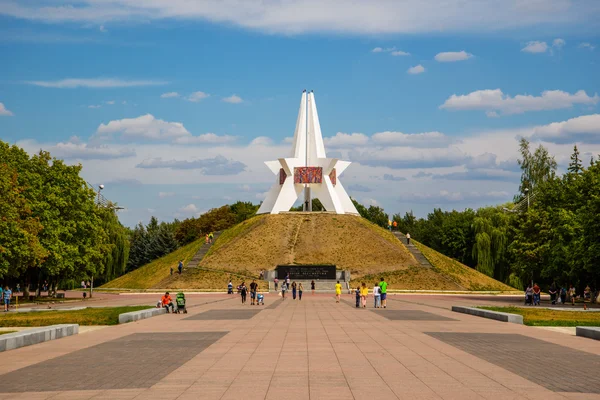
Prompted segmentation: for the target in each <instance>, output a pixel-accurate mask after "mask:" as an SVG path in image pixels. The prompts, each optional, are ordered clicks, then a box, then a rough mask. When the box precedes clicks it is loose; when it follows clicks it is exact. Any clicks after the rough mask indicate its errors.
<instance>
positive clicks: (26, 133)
mask: <svg viewBox="0 0 600 400" xmlns="http://www.w3.org/2000/svg"><path fill="white" fill-rule="evenodd" d="M599 20H600V2H598V1H595V0H487V1H480V0H446V1H444V2H439V1H434V0H402V1H400V0H398V1H389V0H357V1H353V2H348V1H342V0H327V1H323V0H269V1H264V0H243V1H242V0H204V1H200V0H199V1H195V2H190V1H186V0H153V1H151V2H149V1H148V2H140V1H135V0H77V1H74V2H65V1H59V0H19V1H16V0H0V140H3V141H6V142H9V143H11V144H17V145H18V146H21V147H23V148H24V149H26V150H27V151H28V152H30V153H31V154H33V153H35V152H37V151H39V150H40V149H44V150H47V151H50V152H51V154H52V155H53V156H55V157H57V158H61V159H64V160H66V162H68V163H69V164H81V165H82V166H83V169H82V176H83V177H84V178H85V179H86V180H87V181H88V182H89V183H90V184H92V185H95V186H98V185H99V184H103V185H104V190H103V195H104V196H105V197H107V198H108V199H110V200H112V201H114V202H117V203H118V205H119V206H121V207H123V208H124V209H123V210H121V211H119V216H120V218H121V221H122V222H123V223H124V224H126V225H128V226H133V225H135V224H136V223H138V222H139V221H142V222H144V223H146V222H147V221H148V220H149V218H150V216H152V215H155V216H157V217H158V218H159V219H161V220H172V219H174V218H179V219H183V218H187V217H192V216H198V215H199V214H201V213H203V212H205V211H207V210H209V209H211V208H214V207H219V206H221V205H223V204H227V203H232V202H234V201H237V200H243V201H252V202H254V203H258V202H260V201H261V200H262V199H263V198H264V196H265V192H266V191H267V190H268V189H269V187H270V186H271V185H272V184H273V183H274V182H275V179H276V177H275V176H273V174H272V173H271V172H270V171H269V169H268V168H267V167H266V166H265V165H264V161H268V160H274V159H277V158H280V157H287V156H288V155H289V152H290V151H291V143H290V138H291V137H292V136H293V134H294V128H295V124H296V117H297V114H298V108H299V104H300V97H301V94H302V90H304V89H307V90H314V93H315V99H316V104H317V107H318V112H319V118H320V123H321V129H322V132H323V136H324V140H325V147H326V150H327V155H328V156H329V157H338V158H341V159H343V160H348V161H352V164H351V165H350V167H348V169H347V170H346V171H345V172H344V174H343V175H342V176H341V177H340V181H342V182H343V184H344V186H345V188H346V189H347V191H348V193H349V194H350V196H351V197H353V198H355V199H357V200H358V201H359V202H361V203H363V204H365V205H378V206H381V207H383V208H384V209H385V210H386V212H388V213H389V214H395V213H401V214H404V213H405V212H408V211H411V210H412V211H413V212H414V213H415V215H417V216H421V217H423V216H426V215H427V213H429V212H431V211H433V209H434V208H442V209H444V210H452V209H457V210H463V209H465V208H477V207H482V206H486V205H494V204H501V203H505V202H508V201H511V200H512V198H513V196H514V195H515V194H516V192H517V189H518V184H519V179H520V173H519V166H518V164H517V159H518V140H519V138H521V137H525V138H527V139H528V140H530V141H531V143H532V146H533V147H537V146H539V145H543V146H545V147H546V148H548V149H549V151H550V153H551V154H553V155H554V156H555V157H556V160H557V162H558V165H559V170H560V171H564V170H565V168H566V166H567V164H568V162H569V156H570V154H571V153H572V151H573V146H574V145H575V144H576V145H577V146H578V147H579V150H580V151H581V153H582V156H583V158H584V163H585V164H587V163H589V159H590V157H591V156H592V155H594V156H598V155H599V154H600V111H599V108H600V105H599V103H600V95H599V94H598V93H599V92H600V78H599V75H598V70H599V69H600V47H599V46H600V24H599V23H598V21H599Z"/></svg>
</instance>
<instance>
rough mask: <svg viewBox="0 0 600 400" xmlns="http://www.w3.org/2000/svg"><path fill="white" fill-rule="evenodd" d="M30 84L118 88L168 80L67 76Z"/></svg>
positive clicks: (71, 87) (57, 86)
mask: <svg viewBox="0 0 600 400" xmlns="http://www.w3.org/2000/svg"><path fill="white" fill-rule="evenodd" d="M25 83H28V84H30V85H35V86H41V87H47V88H57V89H74V88H80V87H85V88H92V89H101V88H118V87H137V86H155V85H165V84H167V83H168V82H164V81H152V80H125V79H118V78H90V79H79V78H67V79H61V80H58V81H27V82H25Z"/></svg>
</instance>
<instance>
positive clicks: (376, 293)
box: [373, 221, 395, 308]
mask: <svg viewBox="0 0 600 400" xmlns="http://www.w3.org/2000/svg"><path fill="white" fill-rule="evenodd" d="M394 222H395V221H394ZM373 301H374V305H373V307H374V308H380V307H381V288H380V287H379V285H378V284H377V282H375V286H373Z"/></svg>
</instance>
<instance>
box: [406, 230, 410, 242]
mask: <svg viewBox="0 0 600 400" xmlns="http://www.w3.org/2000/svg"><path fill="white" fill-rule="evenodd" d="M406 244H407V245H409V244H410V233H408V232H406Z"/></svg>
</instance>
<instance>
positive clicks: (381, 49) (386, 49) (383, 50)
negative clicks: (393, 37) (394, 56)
mask: <svg viewBox="0 0 600 400" xmlns="http://www.w3.org/2000/svg"><path fill="white" fill-rule="evenodd" d="M395 50H396V47H375V48H374V49H373V50H371V52H372V53H390V52H392V51H395Z"/></svg>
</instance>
